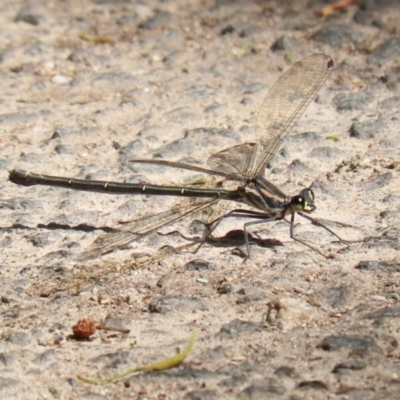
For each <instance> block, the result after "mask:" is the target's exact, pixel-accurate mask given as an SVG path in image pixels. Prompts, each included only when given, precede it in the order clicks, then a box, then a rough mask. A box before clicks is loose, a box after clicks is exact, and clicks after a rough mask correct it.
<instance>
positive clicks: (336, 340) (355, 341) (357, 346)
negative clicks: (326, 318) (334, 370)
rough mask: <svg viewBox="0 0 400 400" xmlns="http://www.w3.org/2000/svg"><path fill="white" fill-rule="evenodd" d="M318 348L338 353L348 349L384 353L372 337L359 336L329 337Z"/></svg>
mask: <svg viewBox="0 0 400 400" xmlns="http://www.w3.org/2000/svg"><path fill="white" fill-rule="evenodd" d="M317 348H318V349H322V350H325V351H338V350H341V349H343V348H347V349H350V350H356V351H361V352H363V353H366V352H368V351H374V352H377V353H382V350H381V349H380V348H379V346H378V345H377V344H376V342H375V340H374V339H373V338H372V337H370V336H359V335H340V336H333V335H332V336H328V337H326V338H325V339H323V340H322V342H320V343H319V344H318V345H317Z"/></svg>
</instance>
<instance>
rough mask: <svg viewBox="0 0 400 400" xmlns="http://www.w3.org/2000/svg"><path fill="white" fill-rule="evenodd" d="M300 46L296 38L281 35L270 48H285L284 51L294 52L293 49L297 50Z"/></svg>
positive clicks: (277, 49)
mask: <svg viewBox="0 0 400 400" xmlns="http://www.w3.org/2000/svg"><path fill="white" fill-rule="evenodd" d="M300 46H301V44H300V43H299V41H297V40H296V39H293V38H290V37H287V36H281V37H280V38H279V39H277V40H276V41H275V43H274V44H273V45H272V46H271V50H272V51H279V50H285V51H289V52H295V51H298V49H299V47H300Z"/></svg>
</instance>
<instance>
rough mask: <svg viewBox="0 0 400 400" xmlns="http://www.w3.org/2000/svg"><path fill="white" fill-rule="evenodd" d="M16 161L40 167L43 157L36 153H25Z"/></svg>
mask: <svg viewBox="0 0 400 400" xmlns="http://www.w3.org/2000/svg"><path fill="white" fill-rule="evenodd" d="M18 161H19V162H25V163H30V164H37V165H40V164H41V163H42V162H43V156H41V155H39V154H36V153H26V154H23V155H22V156H21V157H20V158H19V160H18Z"/></svg>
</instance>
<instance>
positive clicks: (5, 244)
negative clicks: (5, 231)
mask: <svg viewBox="0 0 400 400" xmlns="http://www.w3.org/2000/svg"><path fill="white" fill-rule="evenodd" d="M12 243H13V239H12V238H11V237H10V236H6V237H5V238H4V239H2V240H0V248H1V249H6V248H9V247H11V245H12Z"/></svg>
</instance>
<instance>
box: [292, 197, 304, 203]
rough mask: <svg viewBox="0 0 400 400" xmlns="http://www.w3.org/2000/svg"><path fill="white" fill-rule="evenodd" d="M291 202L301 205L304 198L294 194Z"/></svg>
mask: <svg viewBox="0 0 400 400" xmlns="http://www.w3.org/2000/svg"><path fill="white" fill-rule="evenodd" d="M292 204H295V205H303V204H304V199H303V198H302V197H301V196H295V197H293V199H292Z"/></svg>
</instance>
